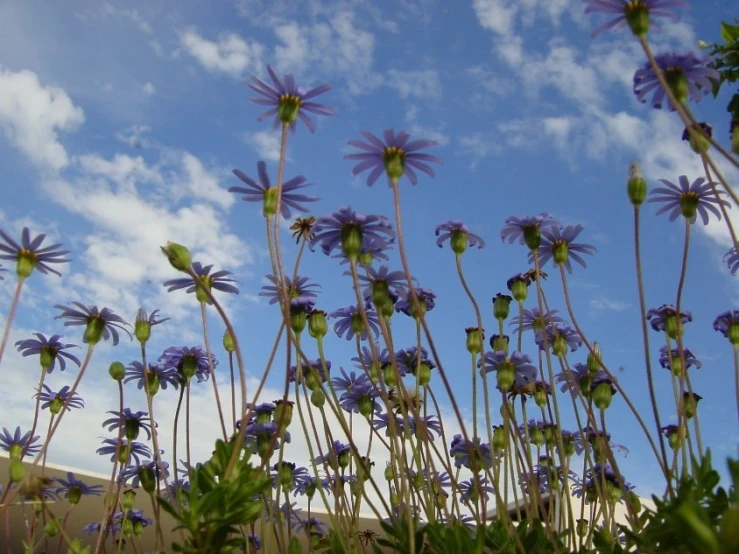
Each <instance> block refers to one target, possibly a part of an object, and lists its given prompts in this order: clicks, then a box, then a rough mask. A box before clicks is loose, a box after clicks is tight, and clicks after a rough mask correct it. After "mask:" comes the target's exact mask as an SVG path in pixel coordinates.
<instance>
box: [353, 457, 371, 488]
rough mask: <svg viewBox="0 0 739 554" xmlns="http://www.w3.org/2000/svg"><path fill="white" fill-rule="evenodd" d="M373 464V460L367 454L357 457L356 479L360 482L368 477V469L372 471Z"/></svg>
mask: <svg viewBox="0 0 739 554" xmlns="http://www.w3.org/2000/svg"><path fill="white" fill-rule="evenodd" d="M374 465H375V462H373V461H372V460H370V459H369V458H368V457H367V456H361V457H360V458H359V462H358V463H357V479H358V480H359V482H360V483H363V482H364V481H366V480H367V479H369V476H370V471H372V466H374Z"/></svg>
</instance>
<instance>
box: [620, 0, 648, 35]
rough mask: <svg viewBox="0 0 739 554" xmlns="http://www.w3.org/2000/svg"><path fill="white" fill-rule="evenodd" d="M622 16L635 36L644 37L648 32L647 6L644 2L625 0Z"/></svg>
mask: <svg viewBox="0 0 739 554" xmlns="http://www.w3.org/2000/svg"><path fill="white" fill-rule="evenodd" d="M624 17H625V18H626V23H628V25H629V29H631V32H632V33H634V35H635V36H637V37H646V36H647V32H649V8H648V6H647V3H646V2H643V1H638V2H627V3H626V5H625V6H624Z"/></svg>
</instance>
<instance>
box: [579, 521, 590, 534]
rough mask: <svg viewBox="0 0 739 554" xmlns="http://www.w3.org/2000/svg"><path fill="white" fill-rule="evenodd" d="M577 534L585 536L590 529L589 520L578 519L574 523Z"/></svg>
mask: <svg viewBox="0 0 739 554" xmlns="http://www.w3.org/2000/svg"><path fill="white" fill-rule="evenodd" d="M576 525H577V526H576V530H577V536H578V537H582V538H585V537H587V536H588V531H589V530H590V522H589V521H588V520H587V519H578V520H577V524H576Z"/></svg>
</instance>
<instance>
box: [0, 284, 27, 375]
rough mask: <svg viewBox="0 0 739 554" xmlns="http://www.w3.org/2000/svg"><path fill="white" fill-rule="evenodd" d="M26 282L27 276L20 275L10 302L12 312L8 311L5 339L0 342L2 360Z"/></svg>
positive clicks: (4, 332)
mask: <svg viewBox="0 0 739 554" xmlns="http://www.w3.org/2000/svg"><path fill="white" fill-rule="evenodd" d="M25 282H26V278H25V277H18V281H17V282H16V284H15V292H14V293H13V300H12V301H11V302H10V312H9V313H8V319H7V320H6V321H5V329H4V330H3V339H2V342H0V361H2V359H3V354H4V353H5V347H6V346H7V344H8V338H9V337H10V329H11V328H12V327H13V320H14V319H15V312H16V310H17V309H18V301H19V300H20V298H21V289H22V288H23V283H25Z"/></svg>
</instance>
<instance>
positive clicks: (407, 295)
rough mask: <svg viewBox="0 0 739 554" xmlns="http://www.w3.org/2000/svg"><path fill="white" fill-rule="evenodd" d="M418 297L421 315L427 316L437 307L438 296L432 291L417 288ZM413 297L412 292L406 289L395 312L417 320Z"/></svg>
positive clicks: (397, 303)
mask: <svg viewBox="0 0 739 554" xmlns="http://www.w3.org/2000/svg"><path fill="white" fill-rule="evenodd" d="M415 290H416V296H417V297H418V303H419V304H420V305H421V306H420V307H421V313H422V314H426V312H430V311H431V310H433V309H434V307H435V306H436V294H435V293H434V291H432V290H431V289H424V288H422V287H415ZM414 304H415V303H414V302H413V296H412V295H411V291H410V290H408V289H406V290H404V291H403V292H402V293H401V299H400V300H398V301H397V302H396V303H395V311H396V312H402V313H404V314H405V315H407V316H408V317H413V318H415V317H416V316H417V315H418V314H416V313H415V312H416V310H415V307H414Z"/></svg>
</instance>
